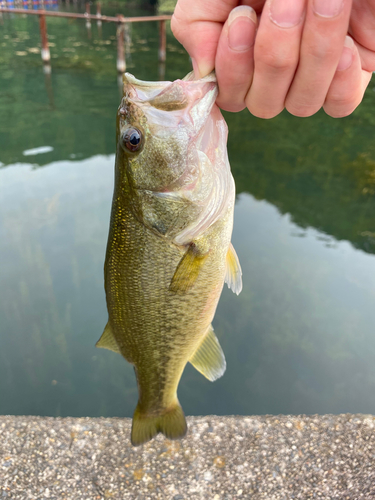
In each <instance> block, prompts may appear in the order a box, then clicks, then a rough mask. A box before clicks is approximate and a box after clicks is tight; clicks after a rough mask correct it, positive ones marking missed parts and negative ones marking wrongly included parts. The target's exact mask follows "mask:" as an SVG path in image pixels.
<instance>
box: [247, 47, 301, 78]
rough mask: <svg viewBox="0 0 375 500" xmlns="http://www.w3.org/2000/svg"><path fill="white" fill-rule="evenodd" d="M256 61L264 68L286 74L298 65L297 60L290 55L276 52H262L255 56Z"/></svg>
mask: <svg viewBox="0 0 375 500" xmlns="http://www.w3.org/2000/svg"><path fill="white" fill-rule="evenodd" d="M255 61H256V62H259V63H261V64H262V65H263V66H264V67H266V68H267V69H269V70H271V71H276V72H278V73H285V72H289V71H291V70H294V68H295V67H296V65H297V60H296V59H295V58H294V57H291V56H290V55H289V56H288V54H283V53H282V52H278V51H277V52H276V51H270V50H267V51H262V52H258V53H257V54H255Z"/></svg>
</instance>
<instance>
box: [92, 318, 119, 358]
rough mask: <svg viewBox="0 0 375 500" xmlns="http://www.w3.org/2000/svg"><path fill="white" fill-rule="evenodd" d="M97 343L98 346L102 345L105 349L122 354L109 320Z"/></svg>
mask: <svg viewBox="0 0 375 500" xmlns="http://www.w3.org/2000/svg"><path fill="white" fill-rule="evenodd" d="M95 345H96V347H102V348H103V349H109V350H110V351H113V352H118V353H119V354H121V352H120V349H119V347H118V345H117V342H116V339H115V337H114V336H113V333H112V330H111V327H110V325H109V322H108V323H107V324H106V326H105V328H104V332H103V334H102V336H101V337H100V339H99V340H98V341H97V343H96V344H95Z"/></svg>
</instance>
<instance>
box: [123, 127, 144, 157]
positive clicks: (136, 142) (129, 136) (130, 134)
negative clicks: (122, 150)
mask: <svg viewBox="0 0 375 500" xmlns="http://www.w3.org/2000/svg"><path fill="white" fill-rule="evenodd" d="M122 142H123V144H124V146H125V147H126V149H128V150H129V151H131V152H135V151H138V150H139V149H140V147H141V146H142V134H141V132H140V131H139V130H138V129H137V128H129V129H128V130H126V131H125V132H124V133H123V135H122Z"/></svg>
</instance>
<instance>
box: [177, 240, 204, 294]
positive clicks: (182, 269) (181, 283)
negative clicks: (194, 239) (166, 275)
mask: <svg viewBox="0 0 375 500" xmlns="http://www.w3.org/2000/svg"><path fill="white" fill-rule="evenodd" d="M207 257H208V252H206V253H201V252H200V251H199V249H198V248H197V246H196V245H195V244H194V243H192V244H191V245H190V246H189V248H188V250H187V252H186V253H185V255H184V256H183V257H182V259H181V260H180V262H179V263H178V266H177V269H176V271H175V273H174V275H173V278H172V281H171V284H170V285H169V290H170V291H171V292H176V293H186V292H187V291H188V290H190V288H191V287H192V286H193V285H194V283H195V282H196V280H197V278H198V275H199V272H200V270H201V268H202V265H203V263H204V261H205V260H206V259H207Z"/></svg>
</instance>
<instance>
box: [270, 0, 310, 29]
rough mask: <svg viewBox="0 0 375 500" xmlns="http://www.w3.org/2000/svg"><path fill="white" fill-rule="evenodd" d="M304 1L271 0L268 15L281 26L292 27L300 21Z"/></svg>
mask: <svg viewBox="0 0 375 500" xmlns="http://www.w3.org/2000/svg"><path fill="white" fill-rule="evenodd" d="M304 10H305V2H304V1H301V0H297V1H296V0H272V2H271V6H270V10H269V16H270V19H271V21H272V22H274V23H275V24H277V25H278V26H280V27H281V28H292V27H293V26H297V24H299V23H300V22H301V21H302V18H303V12H304Z"/></svg>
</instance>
